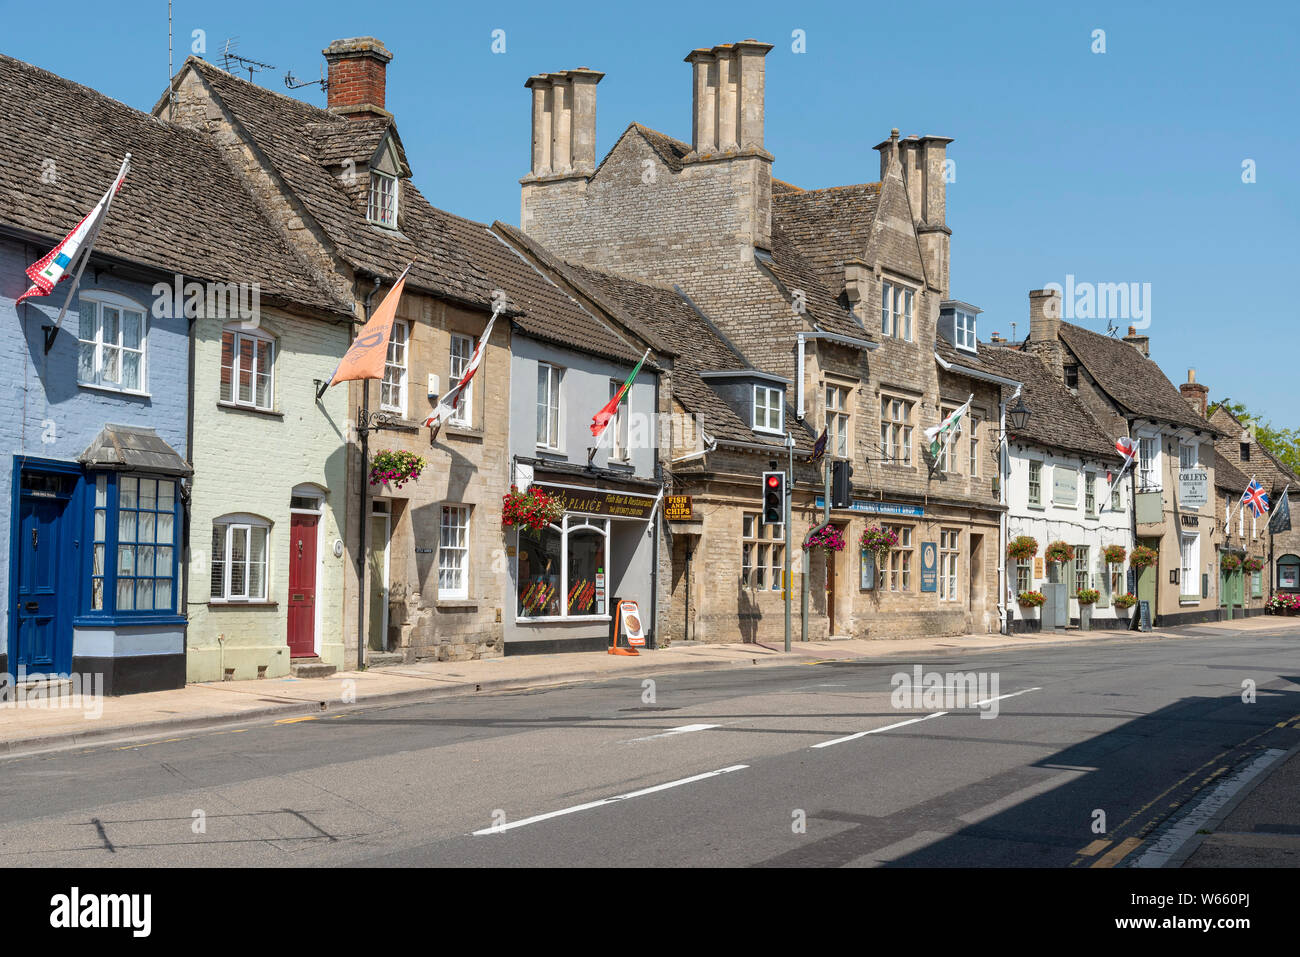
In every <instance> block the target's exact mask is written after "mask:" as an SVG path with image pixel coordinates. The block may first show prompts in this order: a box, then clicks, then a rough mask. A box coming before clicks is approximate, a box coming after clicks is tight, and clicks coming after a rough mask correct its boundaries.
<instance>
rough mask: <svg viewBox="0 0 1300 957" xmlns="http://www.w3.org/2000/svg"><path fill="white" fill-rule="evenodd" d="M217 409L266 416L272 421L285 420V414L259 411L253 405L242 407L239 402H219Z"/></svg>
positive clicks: (268, 410) (270, 410)
mask: <svg viewBox="0 0 1300 957" xmlns="http://www.w3.org/2000/svg"><path fill="white" fill-rule="evenodd" d="M217 408H219V409H229V410H230V411H231V412H251V413H252V414H253V415H265V416H267V417H269V418H272V419H283V418H284V413H283V412H280V411H277V410H276V409H259V408H257V407H256V406H253V405H242V404H241V403H239V402H226V401H225V400H223V399H218V400H217Z"/></svg>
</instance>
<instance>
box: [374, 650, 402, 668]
mask: <svg viewBox="0 0 1300 957" xmlns="http://www.w3.org/2000/svg"><path fill="white" fill-rule="evenodd" d="M404 664H406V655H404V654H402V653H401V652H400V651H367V652H366V667H367V668H383V667H385V666H387V665H404Z"/></svg>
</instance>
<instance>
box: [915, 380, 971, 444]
mask: <svg viewBox="0 0 1300 957" xmlns="http://www.w3.org/2000/svg"><path fill="white" fill-rule="evenodd" d="M974 399H975V394H974V393H973V392H972V393H971V395H970V398H968V399H967V400H966V401H965V402H963V403H962V404H961V405H960V406H958V407H957V408H955V409H953V410H952V412H950V413H948V417H947V418H946V419H944V420H943V421H942V422H940V423H939V424H938V425H933V426H931V427H930V428H928V429H926V430H925V437H926V438H927V439H929V440H930V454H931V455H932V456H934V458H936V459H937V458H938V457H939V453H940V452H941V451H942V450H943V447H944V446H946V445H947V444H948V443H949V442H950V441H951V440H952V436H953V435H954V434H956V432H957V429H958V428H960V427H961V420H962V419H963V418H964V417H965V416H966V413H968V412H969V411H970V404H971V402H973V401H974Z"/></svg>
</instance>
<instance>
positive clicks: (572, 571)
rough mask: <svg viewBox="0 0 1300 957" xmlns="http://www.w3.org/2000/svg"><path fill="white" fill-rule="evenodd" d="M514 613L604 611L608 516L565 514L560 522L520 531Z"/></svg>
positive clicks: (543, 614)
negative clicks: (541, 527) (537, 528)
mask: <svg viewBox="0 0 1300 957" xmlns="http://www.w3.org/2000/svg"><path fill="white" fill-rule="evenodd" d="M518 556H519V557H518V563H519V566H518V571H519V573H518V577H517V580H518V589H517V598H516V602H515V615H516V617H518V618H522V619H530V618H583V617H589V616H593V615H597V616H603V615H606V614H608V612H607V610H606V596H607V591H606V589H607V588H608V585H607V579H606V569H607V568H608V567H609V520H608V519H604V518H589V517H587V516H584V515H573V514H566V515H565V516H564V518H563V520H562V522H561V524H559V525H548V526H546V527H545V528H543V529H541V530H533V529H530V528H525V529H521V530H520V532H519V548H518Z"/></svg>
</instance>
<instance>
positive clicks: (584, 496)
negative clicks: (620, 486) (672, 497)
mask: <svg viewBox="0 0 1300 957" xmlns="http://www.w3.org/2000/svg"><path fill="white" fill-rule="evenodd" d="M533 487H534V488H540V489H542V490H543V491H545V492H546V493H547V494H548V495H557V496H559V497H560V498H561V499H562V500H563V501H564V510H565V511H566V512H586V513H587V514H589V515H608V516H609V517H610V518H641V519H645V518H649V517H650V510H651V509H652V508H654V504H655V500H654V498H653V497H651V496H645V495H632V494H630V493H628V492H612V491H606V490H602V489H594V488H593V489H572V488H557V487H556V486H554V485H546V484H545V483H543V482H537V483H535V484H534V486H533Z"/></svg>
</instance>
